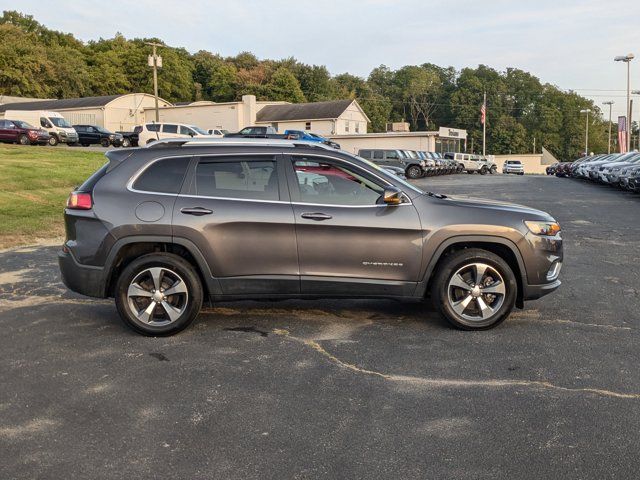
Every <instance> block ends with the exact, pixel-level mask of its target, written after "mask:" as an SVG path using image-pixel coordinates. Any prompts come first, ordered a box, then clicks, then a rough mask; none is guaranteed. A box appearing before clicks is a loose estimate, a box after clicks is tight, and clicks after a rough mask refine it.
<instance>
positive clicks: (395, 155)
mask: <svg viewBox="0 0 640 480" xmlns="http://www.w3.org/2000/svg"><path fill="white" fill-rule="evenodd" d="M386 157H387V158H390V159H393V160H396V159H397V158H398V152H396V151H395V150H389V151H388V152H386Z"/></svg>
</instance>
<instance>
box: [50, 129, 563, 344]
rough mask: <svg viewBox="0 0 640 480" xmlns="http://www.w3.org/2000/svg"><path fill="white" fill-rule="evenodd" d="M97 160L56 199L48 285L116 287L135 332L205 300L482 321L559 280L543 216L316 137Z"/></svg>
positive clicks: (155, 149) (104, 293)
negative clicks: (59, 232) (420, 177)
mask: <svg viewBox="0 0 640 480" xmlns="http://www.w3.org/2000/svg"><path fill="white" fill-rule="evenodd" d="M106 156H107V159H108V162H107V163H106V164H105V165H104V166H102V167H101V168H100V169H99V170H98V171H96V172H95V173H94V174H93V175H91V177H89V178H88V179H87V180H86V181H85V183H84V184H82V185H81V186H80V187H79V188H78V189H77V190H75V191H73V192H72V193H71V194H70V196H69V199H68V202H67V207H66V209H65V213H64V221H65V223H66V226H67V228H66V232H67V238H66V240H65V242H64V244H63V246H62V250H61V251H60V252H59V254H58V259H59V265H60V269H61V273H62V280H63V282H64V283H65V285H66V286H67V287H68V288H70V289H71V290H73V291H76V292H78V293H81V294H83V295H88V296H93V297H100V298H104V297H114V298H115V303H116V307H117V310H118V313H119V314H120V316H121V318H122V319H123V320H124V322H125V323H126V324H127V325H128V326H130V327H131V328H133V329H134V330H136V331H137V332H140V333H142V334H145V335H154V336H159V335H171V334H174V333H176V332H178V331H180V330H182V329H183V328H185V327H187V326H188V325H189V324H190V323H191V322H192V321H193V320H194V319H195V317H196V316H197V315H198V312H199V311H200V308H201V305H202V303H203V301H204V300H205V299H207V300H211V301H214V302H218V301H226V300H238V299H260V298H262V299H265V298H278V299H282V298H288V297H290V298H331V297H349V298H354V297H355V298H359V297H363V298H380V297H385V298H397V299H409V300H422V299H424V298H425V297H431V300H432V301H433V303H434V304H435V306H436V307H437V309H438V311H439V312H440V313H441V314H442V315H443V316H444V317H445V318H446V319H447V320H448V321H449V322H450V323H451V324H452V325H454V326H456V327H459V328H462V329H466V330H484V329H488V328H491V327H494V326H496V325H498V324H499V323H501V322H502V321H503V320H505V319H506V318H507V317H508V316H509V314H510V312H511V311H512V309H513V308H514V306H518V307H522V306H523V302H524V301H526V300H532V299H536V298H539V297H541V296H543V295H546V294H548V293H550V292H552V291H553V290H555V289H557V288H558V287H559V286H560V280H559V279H558V276H559V274H560V270H561V266H562V260H563V254H562V238H561V236H560V226H559V225H558V223H557V222H556V221H555V220H554V219H553V218H552V217H551V216H550V215H549V214H548V213H545V212H542V211H539V210H535V209H533V208H527V207H523V206H517V205H510V204H505V203H502V202H500V203H496V202H490V201H478V200H473V199H467V198H456V197H447V196H445V195H440V194H434V193H428V192H424V191H422V190H420V189H419V188H417V187H415V186H414V185H411V184H410V183H408V182H406V181H404V180H403V179H402V178H400V177H398V176H396V175H393V174H390V173H388V172H386V171H385V170H383V169H382V168H379V167H377V166H376V165H375V164H373V163H371V162H368V161H366V160H363V159H361V158H359V157H356V156H353V155H351V154H348V153H346V152H344V151H340V150H335V149H332V148H330V147H327V146H323V145H308V144H296V142H292V141H288V142H287V141H270V142H263V143H260V144H257V143H256V142H204V141H198V140H194V141H192V142H187V143H184V142H180V141H176V142H173V143H172V142H171V141H166V142H164V143H163V144H162V145H154V144H150V145H148V146H147V147H146V148H139V149H136V150H111V151H109V152H107V154H106ZM187 178H188V179H189V181H185V179H187ZM354 207H356V208H354Z"/></svg>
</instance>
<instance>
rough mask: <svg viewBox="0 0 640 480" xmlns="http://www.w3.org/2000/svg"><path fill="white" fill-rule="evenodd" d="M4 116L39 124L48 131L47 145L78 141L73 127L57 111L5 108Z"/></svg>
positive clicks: (70, 143) (73, 143)
mask: <svg viewBox="0 0 640 480" xmlns="http://www.w3.org/2000/svg"><path fill="white" fill-rule="evenodd" d="M4 118H8V119H11V120H20V121H23V122H27V123H28V124H30V125H35V126H38V125H39V126H40V127H41V128H42V129H44V130H46V131H47V132H48V133H49V145H51V146H52V147H53V146H56V145H57V144H58V143H67V144H69V145H75V144H76V143H78V134H77V132H76V131H75V130H74V129H73V127H72V126H71V125H70V124H69V122H67V121H66V120H65V118H64V117H63V116H62V115H60V114H59V113H58V112H48V111H45V110H7V111H5V112H4Z"/></svg>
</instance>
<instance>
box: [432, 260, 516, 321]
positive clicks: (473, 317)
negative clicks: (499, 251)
mask: <svg viewBox="0 0 640 480" xmlns="http://www.w3.org/2000/svg"><path fill="white" fill-rule="evenodd" d="M517 290H518V284H517V282H516V277H515V275H514V273H513V271H512V270H511V268H510V267H509V265H508V264H507V262H505V261H504V260H503V259H502V258H500V257H499V256H498V255H496V254H494V253H492V252H489V251H486V250H482V249H478V248H469V249H465V250H460V251H458V252H455V253H453V254H451V255H449V256H447V258H446V259H445V260H444V262H443V263H442V265H441V266H440V268H439V269H438V271H437V272H436V276H435V280H434V282H433V287H432V292H431V293H432V298H433V301H434V304H435V306H436V308H437V309H438V310H439V311H440V313H441V314H442V315H443V316H444V317H445V318H446V319H447V321H449V323H451V324H452V325H454V326H455V327H457V328H460V329H463V330H487V329H489V328H493V327H495V326H496V325H499V324H500V323H501V322H502V321H504V320H505V319H506V318H507V317H508V316H509V314H510V313H511V310H513V306H514V304H515V301H516V293H517Z"/></svg>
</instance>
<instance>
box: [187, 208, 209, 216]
mask: <svg viewBox="0 0 640 480" xmlns="http://www.w3.org/2000/svg"><path fill="white" fill-rule="evenodd" d="M180 212H181V213H184V214H185V215H195V216H196V217H201V216H202V215H211V214H212V213H213V210H209V209H208V208H204V207H185V208H181V209H180Z"/></svg>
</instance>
